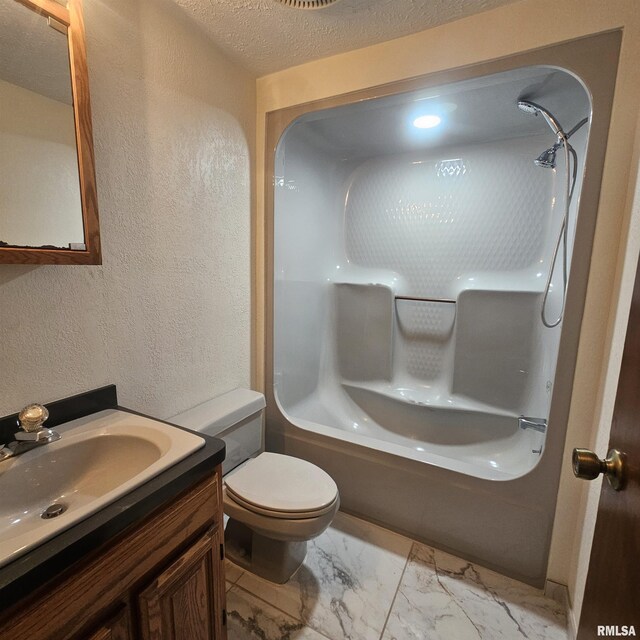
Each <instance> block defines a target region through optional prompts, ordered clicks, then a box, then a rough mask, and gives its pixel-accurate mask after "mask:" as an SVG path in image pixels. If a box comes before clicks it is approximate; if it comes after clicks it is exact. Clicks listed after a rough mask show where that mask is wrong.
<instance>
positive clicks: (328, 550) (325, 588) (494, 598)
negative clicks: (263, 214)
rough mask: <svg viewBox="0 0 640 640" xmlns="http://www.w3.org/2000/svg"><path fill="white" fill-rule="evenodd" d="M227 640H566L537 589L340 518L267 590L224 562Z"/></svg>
mask: <svg viewBox="0 0 640 640" xmlns="http://www.w3.org/2000/svg"><path fill="white" fill-rule="evenodd" d="M226 577H227V619H228V631H229V639H228V640H418V639H419V640H519V639H521V638H528V639H531V640H566V638H567V633H566V618H565V611H564V608H563V606H562V605H561V604H559V603H558V602H556V601H555V600H552V599H550V598H548V597H545V596H544V595H543V594H542V592H541V591H539V590H538V589H534V588H533V587H530V586H528V585H525V584H523V583H521V582H517V581H515V580H512V579H510V578H506V577H505V576H502V575H500V574H498V573H495V572H493V571H490V570H488V569H485V568H483V567H480V566H478V565H475V564H472V563H470V562H467V561H465V560H461V559H460V558H457V557H455V556H452V555H450V554H448V553H444V552H443V551H439V550H437V549H433V548H431V547H428V546H426V545H424V544H421V543H418V542H414V541H413V540H410V539H409V538H405V537H404V536H401V535H398V534H396V533H393V532H391V531H388V530H386V529H383V528H381V527H378V526H375V525H372V524H370V523H368V522H365V521H363V520H360V519H358V518H354V517H352V516H348V515H346V514H343V513H339V514H338V515H337V516H336V518H335V520H334V522H333V524H332V526H331V527H329V529H327V531H325V533H323V534H322V535H321V536H320V537H318V538H316V539H315V540H312V541H311V542H310V543H309V548H308V553H307V558H306V560H305V563H304V565H303V566H302V567H301V568H300V569H299V570H298V572H297V573H296V574H295V575H294V576H293V578H292V579H291V580H290V581H289V582H288V583H287V584H285V585H274V584H271V583H269V582H267V581H266V580H262V579H261V578H258V577H256V576H253V575H251V574H249V573H248V572H246V571H243V570H241V569H240V568H238V567H237V566H235V565H233V564H232V563H230V562H228V561H227V564H226Z"/></svg>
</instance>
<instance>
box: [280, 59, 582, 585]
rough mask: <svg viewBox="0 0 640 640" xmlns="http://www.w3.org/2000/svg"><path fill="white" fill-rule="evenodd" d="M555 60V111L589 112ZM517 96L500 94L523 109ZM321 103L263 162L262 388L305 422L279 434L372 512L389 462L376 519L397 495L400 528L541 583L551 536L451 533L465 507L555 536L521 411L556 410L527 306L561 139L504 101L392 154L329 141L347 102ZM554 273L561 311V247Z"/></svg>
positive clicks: (540, 450)
mask: <svg viewBox="0 0 640 640" xmlns="http://www.w3.org/2000/svg"><path fill="white" fill-rule="evenodd" d="M510 73H511V80H513V78H514V77H515V78H516V80H517V77H518V75H517V74H518V71H514V72H510ZM527 73H529V74H530V71H529V72H524V73H523V82H522V84H523V88H524V87H525V86H526V85H527V83H530V78H527V77H526V76H527ZM553 73H555V75H556V76H557V75H558V74H561V75H566V79H567V83H568V84H569V85H572V86H573V89H572V91H573V99H572V100H566V97H567V96H566V95H565V96H563V97H564V98H565V104H564V109H565V111H564V112H562V109H561V110H560V112H559V113H557V115H558V117H559V118H560V120H561V122H562V123H563V124H564V125H565V126H566V127H567V128H569V127H571V126H573V124H575V122H577V121H578V120H579V119H580V118H582V117H584V116H585V115H588V113H589V100H588V97H587V94H586V92H585V91H584V90H583V89H582V87H581V86H580V84H579V83H578V82H577V80H575V78H573V77H572V76H570V75H569V74H562V72H557V71H554V72H553ZM488 84H489V85H490V84H491V82H490V81H489V83H488ZM474 86H477V82H475V85H474ZM472 90H473V87H471V89H470V91H469V95H470V96H472V94H471V91H472ZM497 91H498V92H499V89H498V90H497ZM460 93H461V94H462V92H460ZM569 93H571V91H569ZM517 97H518V95H517V94H514V96H513V102H512V103H511V104H509V105H508V108H509V109H513V110H515V111H516V112H517V109H516V107H515V99H516V98H517ZM476 98H477V96H476ZM411 99H412V96H411V95H409V96H408V101H409V102H411ZM458 99H461V95H458ZM471 101H472V102H473V97H471ZM552 103H553V101H552ZM356 106H357V105H352V106H351V108H352V109H355V108H356ZM553 108H555V109H558V107H557V106H556V105H553ZM342 109H343V111H342V114H343V115H346V114H347V112H346V111H344V108H342ZM398 110H401V107H399V108H398ZM552 110H553V109H552ZM326 113H327V122H326V123H324V124H321V125H320V128H319V126H318V120H322V116H318V114H312V116H311V117H310V118H309V120H308V121H306V120H305V118H306V116H304V117H302V118H299V119H298V120H297V121H295V122H294V123H293V124H292V125H291V126H290V127H289V129H288V130H287V131H286V132H285V134H284V135H283V136H282V138H281V141H280V144H279V147H278V151H277V153H276V159H275V174H276V182H275V214H274V278H275V288H274V363H273V364H274V397H275V400H276V402H277V405H278V409H279V411H280V413H281V414H282V415H283V416H284V417H285V418H286V420H287V421H288V422H289V423H290V424H292V425H294V426H295V427H299V428H300V429H299V430H298V431H297V432H295V434H294V435H292V434H291V433H290V432H288V434H287V441H286V450H287V452H289V453H292V454H293V455H302V456H303V457H306V458H308V459H311V460H312V461H314V462H316V463H319V464H321V466H323V467H324V468H325V469H327V470H328V471H329V472H330V473H332V474H333V475H334V477H336V479H337V480H338V484H339V486H340V490H341V495H345V497H346V500H345V503H346V504H348V505H350V507H349V508H351V509H352V510H354V511H356V512H359V513H364V514H366V513H367V512H368V511H370V510H371V506H370V503H371V501H370V500H368V499H366V498H362V496H361V495H359V494H361V493H362V491H363V486H362V482H361V481H362V479H363V478H371V474H375V473H376V467H377V468H378V473H379V472H380V471H382V470H384V474H383V475H384V477H385V481H384V483H383V485H384V486H375V487H371V491H372V492H377V494H376V495H377V496H378V499H379V501H380V512H379V514H377V513H369V514H368V515H369V517H371V518H373V519H380V520H381V521H386V519H387V518H388V516H387V515H385V512H387V511H389V506H388V504H387V503H388V502H389V501H391V500H393V499H394V498H393V495H394V493H396V494H397V493H398V492H401V495H399V496H398V499H399V500H401V501H402V502H403V503H406V504H411V503H416V504H419V505H420V506H419V509H418V513H408V514H407V515H406V518H405V517H404V516H398V514H397V513H396V512H397V509H396V512H394V513H395V515H394V522H393V526H394V527H396V528H398V529H404V530H407V531H416V529H419V530H421V531H422V535H423V536H424V537H425V538H426V539H428V540H431V541H434V542H436V543H438V542H439V543H440V544H441V545H442V546H445V547H448V548H452V549H460V548H462V549H463V550H464V551H465V552H466V553H467V554H468V555H470V556H472V557H475V558H480V559H484V561H485V562H486V563H487V564H489V565H494V566H500V565H503V566H508V567H509V569H508V571H509V572H510V573H511V574H512V575H517V576H519V577H521V578H523V579H525V580H528V581H531V582H536V581H538V582H539V580H540V576H543V575H544V562H545V561H546V548H543V547H544V543H541V544H540V545H538V544H537V542H536V543H534V544H532V548H534V547H535V549H533V551H532V552H531V553H529V554H524V555H523V554H521V553H518V552H517V550H516V548H515V547H514V546H513V543H511V545H506V547H504V548H503V549H502V550H501V551H500V554H501V555H502V557H501V558H500V557H498V555H497V554H496V550H495V535H496V532H495V531H492V530H491V529H490V528H487V527H484V528H483V529H482V530H481V531H478V532H477V535H475V536H474V540H473V542H472V543H471V544H468V541H465V538H468V535H466V534H463V533H462V531H463V530H464V528H465V527H468V526H469V521H470V518H469V516H471V519H473V514H474V512H475V513H477V514H478V516H479V517H484V518H485V519H486V514H487V513H489V514H495V516H496V517H498V519H499V521H500V522H501V523H502V526H503V528H504V530H505V531H508V532H510V535H511V536H512V540H522V539H524V536H526V534H527V532H528V531H530V530H531V529H532V528H535V529H536V530H537V531H538V532H540V533H541V535H540V536H538V537H537V538H536V539H538V538H539V541H540V540H548V533H549V531H550V528H551V526H552V521H553V512H552V509H551V510H550V509H549V508H548V507H547V506H546V505H545V504H543V502H544V501H541V500H539V499H538V498H537V496H536V491H535V487H536V485H537V484H538V483H539V482H541V481H542V478H540V477H537V476H538V475H539V474H538V473H536V469H535V467H536V465H537V464H538V462H539V460H540V459H541V454H542V455H544V440H545V438H544V436H543V435H542V434H540V433H538V432H536V431H533V430H522V429H520V428H519V426H518V419H517V418H518V416H520V415H526V416H533V417H538V418H545V419H546V418H547V417H548V415H549V406H550V401H551V395H552V390H553V378H554V373H555V366H556V358H557V351H558V342H559V334H560V328H556V329H553V330H549V329H545V328H544V327H543V326H542V323H541V321H540V307H541V303H542V294H543V291H544V286H545V283H546V276H547V273H548V269H549V266H550V261H551V255H552V252H553V246H554V244H555V241H556V239H557V236H558V231H559V228H560V223H561V218H562V213H563V208H564V194H563V188H564V183H563V180H562V179H563V167H564V158H563V154H562V153H559V154H558V169H557V170H556V171H550V170H546V169H542V168H539V167H536V166H535V165H534V164H533V159H534V158H536V157H537V155H538V154H539V153H541V152H542V151H543V150H544V149H546V148H547V147H549V146H550V145H551V144H552V143H553V142H554V136H553V134H552V133H551V132H550V130H548V129H547V128H546V124H544V122H543V121H542V118H534V117H533V116H529V117H528V118H527V116H526V115H525V114H521V115H522V126H521V130H519V131H514V130H513V129H510V128H509V126H508V125H509V123H508V122H507V123H506V124H505V126H504V127H503V128H501V127H500V122H501V120H500V118H499V117H498V118H497V125H496V128H495V130H494V131H489V132H487V134H486V136H485V139H483V140H482V139H478V136H477V135H476V136H475V138H474V137H473V136H471V135H470V141H469V144H465V143H464V135H463V134H461V132H460V126H459V125H458V130H457V131H455V132H454V134H453V135H452V137H453V138H454V139H455V144H453V145H445V144H442V141H443V140H444V136H443V137H441V139H440V144H438V143H437V141H436V144H431V145H429V144H425V145H422V147H420V145H414V148H411V144H408V145H406V148H405V149H404V150H403V149H402V147H401V146H396V147H394V148H390V149H389V153H386V154H384V153H383V154H381V153H376V154H369V155H367V153H366V149H363V150H361V151H360V153H358V152H357V151H355V150H353V149H351V150H345V148H337V149H336V151H335V152H332V150H331V148H330V144H328V139H329V141H330V139H331V135H325V136H319V135H318V132H319V131H322V132H323V133H325V134H326V133H327V131H328V130H329V129H330V128H331V127H332V126H333V127H334V128H335V129H336V131H337V136H338V137H339V135H340V130H341V129H340V127H341V125H340V123H339V120H340V113H338V114H337V116H333V114H331V113H330V111H327V112H326ZM351 115H352V113H351ZM331 117H333V118H334V119H333V124H332V121H331V119H330V118H331ZM346 117H347V125H348V126H353V122H351V123H350V124H349V122H348V117H349V116H346ZM368 117H369V122H371V120H370V116H367V114H366V111H365V112H364V113H363V127H365V128H366V120H367V118H368ZM309 123H311V124H310V125H309ZM342 126H343V127H344V126H345V123H343V124H342ZM451 126H452V127H453V126H455V123H454V122H453V118H452V125H451ZM322 127H324V129H322ZM343 131H344V129H343ZM369 134H371V131H370V132H369ZM365 135H366V134H365ZM492 136H493V137H494V138H495V139H492ZM335 139H337V138H335V137H334V140H335ZM586 141H587V128H586V127H585V128H583V129H582V130H581V131H580V132H579V133H578V134H576V135H575V136H574V138H572V144H573V145H574V146H575V147H576V150H577V152H578V157H579V166H578V185H577V187H576V194H575V196H574V200H573V202H572V207H571V219H570V247H569V250H570V252H571V248H572V241H573V231H574V229H575V220H576V211H577V206H578V201H579V192H580V184H581V178H582V170H583V162H584V155H585V150H586ZM365 146H366V145H365ZM372 146H375V145H373V143H372ZM416 147H418V148H416ZM569 255H571V253H569ZM553 285H554V287H553V290H552V293H551V295H550V303H551V304H550V305H549V309H548V311H547V317H549V318H552V317H555V315H556V314H557V313H558V311H559V309H560V298H561V296H560V291H561V288H562V284H561V261H559V262H558V264H557V266H556V270H555V272H554V279H553ZM394 296H415V297H433V298H446V299H453V300H455V301H456V304H455V305H453V304H448V303H441V302H429V303H425V302H411V301H405V300H395V301H394ZM551 428H553V425H551ZM316 434H319V435H320V436H328V437H329V438H332V439H333V441H332V443H330V444H327V443H328V441H327V440H320V441H318V440H317V438H316ZM340 442H342V443H344V444H343V445H342V446H341V445H340V444H339V443H340ZM309 443H313V445H314V446H311V447H310V446H309ZM346 443H350V444H349V445H347V444H346ZM351 445H356V447H366V448H368V449H370V450H376V451H378V452H381V453H384V454H390V455H391V456H392V458H386V459H384V460H385V461H383V462H381V460H382V459H378V461H377V462H376V461H374V458H375V456H373V457H372V456H368V455H367V454H366V453H364V452H363V450H362V449H361V448H359V449H357V451H359V453H358V455H357V456H356V457H354V455H353V452H354V451H356V450H354V449H350V446H351ZM399 457H401V458H404V459H409V460H412V461H418V462H420V463H428V464H427V465H424V464H423V465H422V466H421V468H420V470H419V471H418V473H419V474H420V476H421V477H422V478H423V480H424V477H426V476H429V477H431V481H430V491H429V492H428V495H425V494H424V492H423V491H422V492H420V491H418V492H419V493H420V495H419V496H418V494H416V491H417V490H418V489H417V488H416V487H411V486H407V481H406V480H407V479H406V474H407V473H413V472H414V471H412V469H415V468H414V467H411V466H407V464H408V463H405V465H404V468H402V470H400V467H403V465H402V463H400V462H397V463H396V462H393V460H399V459H400V458H399ZM359 465H361V466H359ZM396 467H397V468H396ZM496 480H499V481H505V482H499V483H498V484H497V485H496V484H495V483H494V482H493V481H496ZM486 481H489V484H488V485H487V484H486ZM499 485H502V488H498V487H499ZM423 486H424V485H423ZM413 494H416V495H415V496H414V495H413ZM361 505H363V506H362V507H361ZM391 511H393V508H392V509H391ZM481 512H483V515H482V516H480V513H481ZM433 513H438V521H437V522H434V520H433V518H431V514H433ZM492 538H493V540H492Z"/></svg>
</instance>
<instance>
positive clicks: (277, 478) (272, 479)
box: [225, 452, 338, 513]
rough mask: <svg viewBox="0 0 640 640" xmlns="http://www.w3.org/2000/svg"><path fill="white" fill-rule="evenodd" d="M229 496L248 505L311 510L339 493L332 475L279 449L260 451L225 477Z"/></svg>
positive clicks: (325, 504) (288, 510)
mask: <svg viewBox="0 0 640 640" xmlns="http://www.w3.org/2000/svg"><path fill="white" fill-rule="evenodd" d="M225 484H226V487H227V492H228V493H229V494H230V495H231V497H233V498H235V499H237V500H238V502H240V503H243V504H245V505H248V506H254V507H257V508H258V509H264V510H266V511H277V512H282V513H314V512H317V511H320V510H324V509H325V508H327V507H330V506H331V505H332V504H333V503H334V502H335V500H336V497H337V495H338V487H337V486H336V483H335V482H334V481H333V479H332V478H331V476H329V475H328V474H327V473H325V472H324V471H323V470H322V469H320V468H319V467H316V466H315V465H314V464H311V463H310V462H307V461H306V460H300V459H299V458H292V457H291V456H285V455H282V454H279V453H267V452H265V453H261V454H260V455H259V456H258V457H257V458H254V459H253V460H250V461H249V462H248V463H247V464H245V465H244V466H243V467H241V468H240V469H238V471H236V472H235V473H232V474H231V475H229V476H227V477H226V478H225Z"/></svg>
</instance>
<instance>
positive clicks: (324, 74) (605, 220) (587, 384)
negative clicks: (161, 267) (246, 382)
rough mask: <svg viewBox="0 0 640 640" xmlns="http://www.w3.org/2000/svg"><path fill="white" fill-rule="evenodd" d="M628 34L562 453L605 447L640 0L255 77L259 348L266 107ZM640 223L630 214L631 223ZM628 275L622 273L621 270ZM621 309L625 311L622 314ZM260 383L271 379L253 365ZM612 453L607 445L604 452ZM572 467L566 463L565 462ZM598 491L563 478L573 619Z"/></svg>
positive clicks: (616, 349)
mask: <svg viewBox="0 0 640 640" xmlns="http://www.w3.org/2000/svg"><path fill="white" fill-rule="evenodd" d="M621 27H622V28H624V38H623V45H622V52H621V59H620V67H619V73H618V79H617V85H616V96H615V104H614V109H613V116H612V122H611V130H610V136H609V146H608V150H607V158H606V165H605V171H604V177H603V183H602V192H601V200H600V214H599V217H598V223H597V228H596V234H595V241H594V247H593V256H592V267H591V273H590V278H589V286H588V292H587V300H586V307H585V316H584V320H583V325H582V331H581V338H580V348H579V353H578V362H577V371H576V377H575V382H574V388H573V396H572V404H571V414H570V418H569V425H568V430H567V441H566V442H567V444H566V447H567V451H569V450H570V449H571V448H572V447H574V446H588V445H589V444H594V443H595V441H596V437H597V438H598V441H599V442H601V443H602V442H606V440H607V439H608V436H607V434H608V429H609V423H610V418H611V412H612V407H613V399H614V397H615V387H616V383H617V375H618V370H619V365H620V357H621V347H622V344H623V341H624V330H625V326H626V313H627V311H628V307H629V300H630V286H631V284H632V281H633V276H634V267H635V258H636V256H637V254H638V248H639V246H640V240H639V238H638V234H635V233H633V234H629V232H628V231H629V221H630V219H631V210H632V206H631V202H632V194H633V188H634V185H635V174H636V167H637V164H638V150H639V148H640V144H639V143H640V141H637V142H636V143H635V144H634V132H635V131H636V127H637V120H638V108H639V104H640V66H639V65H638V63H637V61H638V60H639V59H640V11H638V5H637V1H636V0H618V1H617V2H615V3H602V2H601V1H600V0H562V1H561V2H558V1H557V0H525V1H523V2H518V3H515V4H512V5H508V6H506V7H502V8H499V9H495V10H493V11H489V12H485V13H481V14H479V15H476V16H472V17H469V18H465V19H463V20H459V21H457V22H453V23H449V24H446V25H443V26H441V27H437V28H434V29H430V30H428V31H424V32H421V33H418V34H415V35H412V36H408V37H405V38H400V39H397V40H392V41H389V42H385V43H382V44H379V45H376V46H372V47H367V48H365V49H360V50H357V51H353V52H350V53H345V54H341V55H337V56H333V57H330V58H325V59H322V60H318V61H316V62H311V63H308V64H305V65H301V66H299V67H293V68H290V69H287V70H285V71H282V72H279V73H275V74H272V75H269V76H265V77H263V78H259V79H258V83H257V88H258V94H257V101H258V112H257V149H256V155H257V158H258V163H257V176H256V189H257V190H256V200H257V217H256V265H257V273H256V288H255V291H254V296H255V305H256V307H255V308H256V309H257V310H258V313H257V314H256V315H255V327H254V329H255V340H256V352H257V353H261V352H262V351H261V350H262V348H263V343H264V322H263V317H262V316H261V313H260V311H261V310H262V309H264V291H263V289H262V287H261V283H262V282H263V278H264V274H263V271H262V265H263V262H264V241H263V227H264V198H263V189H264V165H263V162H262V160H263V158H264V154H265V149H264V135H265V132H264V120H265V114H266V113H267V112H269V111H272V110H276V109H280V108H284V107H287V106H291V105H295V104H302V103H305V102H309V101H312V100H317V99H321V98H326V97H329V96H333V95H338V94H342V93H347V92H350V91H355V90H359V89H364V88H367V87H371V86H375V85H380V84H384V83H387V82H392V81H395V80H399V79H403V78H409V77H412V76H417V75H421V74H427V73H432V72H436V71H442V70H446V69H451V68H454V67H460V66H464V65H469V64H474V63H477V62H483V61H487V60H491V59H496V58H500V57H504V56H508V55H512V54H514V53H518V52H523V51H526V50H529V49H535V48H539V47H543V46H547V45H551V44H555V43H558V42H562V41H566V40H571V39H574V38H578V37H581V36H585V35H590V34H594V33H598V32H602V31H606V30H611V29H617V28H621ZM636 218H637V215H636V212H634V220H635V219H636ZM623 267H624V268H623ZM618 307H619V312H618V313H616V310H617V309H618ZM255 375H256V378H255V384H256V385H258V386H260V385H262V384H263V383H264V382H263V381H264V362H263V361H262V360H261V359H260V358H259V357H258V358H257V359H256V373H255ZM604 450H605V447H604V446H601V447H600V449H599V452H600V453H602V452H603V451H604ZM565 459H566V455H565ZM598 491H599V486H597V485H595V484H593V483H592V485H587V484H586V483H579V482H578V481H576V480H574V479H573V478H572V477H571V471H570V468H569V465H568V464H565V466H564V468H563V474H562V478H561V485H560V492H559V500H558V508H557V518H556V526H555V530H554V538H553V541H552V549H551V557H550V562H549V578H550V579H552V580H554V581H557V582H560V583H563V584H568V585H569V591H570V597H571V599H572V602H573V613H574V615H577V614H578V613H579V609H580V606H581V601H582V593H583V587H584V576H585V571H586V566H587V564H588V556H589V552H590V545H591V537H592V532H593V521H594V515H595V509H594V504H595V503H596V501H597V494H598Z"/></svg>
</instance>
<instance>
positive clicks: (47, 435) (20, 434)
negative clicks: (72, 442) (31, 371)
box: [0, 404, 60, 462]
mask: <svg viewBox="0 0 640 640" xmlns="http://www.w3.org/2000/svg"><path fill="white" fill-rule="evenodd" d="M48 417H49V412H48V411H47V408H46V407H44V406H42V405H41V404H30V405H28V406H26V407H25V408H24V409H23V410H22V411H21V412H20V413H19V414H18V426H19V427H20V431H17V432H16V433H14V434H13V437H14V438H15V440H14V441H13V442H10V443H9V444H7V445H5V446H3V447H2V449H0V462H1V461H2V460H6V459H7V458H12V457H13V456H19V455H20V454H22V453H26V452H27V451H31V449H34V448H35V447H40V446H42V445H44V444H49V443H50V442H55V441H56V440H60V434H59V433H56V432H55V431H52V430H51V429H45V428H44V427H43V426H42V425H43V424H44V422H45V421H46V420H47V418H48Z"/></svg>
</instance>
